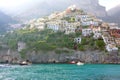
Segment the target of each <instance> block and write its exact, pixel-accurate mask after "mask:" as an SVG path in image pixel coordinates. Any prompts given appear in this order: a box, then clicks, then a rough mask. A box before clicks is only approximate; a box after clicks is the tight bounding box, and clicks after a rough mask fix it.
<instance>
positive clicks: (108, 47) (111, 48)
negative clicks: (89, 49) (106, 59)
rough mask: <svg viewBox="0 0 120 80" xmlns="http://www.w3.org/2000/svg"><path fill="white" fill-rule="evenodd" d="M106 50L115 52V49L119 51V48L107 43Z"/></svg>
mask: <svg viewBox="0 0 120 80" xmlns="http://www.w3.org/2000/svg"><path fill="white" fill-rule="evenodd" d="M106 50H107V51H108V52H115V51H118V48H117V47H116V45H114V44H108V45H106Z"/></svg>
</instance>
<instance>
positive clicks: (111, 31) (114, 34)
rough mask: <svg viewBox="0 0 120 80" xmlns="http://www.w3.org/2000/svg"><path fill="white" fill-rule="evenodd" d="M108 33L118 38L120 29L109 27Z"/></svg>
mask: <svg viewBox="0 0 120 80" xmlns="http://www.w3.org/2000/svg"><path fill="white" fill-rule="evenodd" d="M109 33H110V35H111V36H113V37H115V38H120V29H110V30H109Z"/></svg>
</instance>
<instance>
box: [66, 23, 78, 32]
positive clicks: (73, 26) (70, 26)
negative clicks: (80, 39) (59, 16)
mask: <svg viewBox="0 0 120 80" xmlns="http://www.w3.org/2000/svg"><path fill="white" fill-rule="evenodd" d="M77 26H80V23H79V22H76V23H66V27H65V34H70V33H75V30H76V29H77Z"/></svg>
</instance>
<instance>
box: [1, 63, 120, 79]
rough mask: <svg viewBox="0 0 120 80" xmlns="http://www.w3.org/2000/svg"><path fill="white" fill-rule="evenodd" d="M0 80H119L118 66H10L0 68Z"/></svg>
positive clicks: (119, 68) (119, 66)
mask: <svg viewBox="0 0 120 80" xmlns="http://www.w3.org/2000/svg"><path fill="white" fill-rule="evenodd" d="M0 80H120V65H103V64H85V65H82V66H77V65H75V64H36V65H30V66H19V65H11V66H6V67H0Z"/></svg>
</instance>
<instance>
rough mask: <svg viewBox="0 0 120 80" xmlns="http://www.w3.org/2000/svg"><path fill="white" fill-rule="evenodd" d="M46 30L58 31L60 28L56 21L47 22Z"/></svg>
mask: <svg viewBox="0 0 120 80" xmlns="http://www.w3.org/2000/svg"><path fill="white" fill-rule="evenodd" d="M47 28H48V29H52V30H54V31H58V30H59V28H60V23H59V22H58V21H50V22H47Z"/></svg>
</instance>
